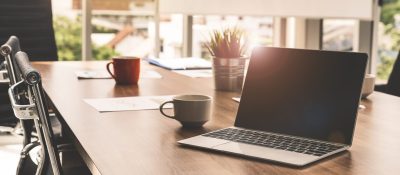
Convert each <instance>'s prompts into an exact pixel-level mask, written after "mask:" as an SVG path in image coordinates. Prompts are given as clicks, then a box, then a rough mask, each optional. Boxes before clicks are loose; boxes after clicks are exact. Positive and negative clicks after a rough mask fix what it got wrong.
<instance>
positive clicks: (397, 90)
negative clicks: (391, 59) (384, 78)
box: [386, 51, 400, 97]
mask: <svg viewBox="0 0 400 175" xmlns="http://www.w3.org/2000/svg"><path fill="white" fill-rule="evenodd" d="M386 91H387V92H388V93H390V94H392V95H396V96H399V97H400V51H399V53H398V55H397V59H396V61H395V63H394V65H393V70H392V72H391V73H390V76H389V80H388V83H387V87H386Z"/></svg>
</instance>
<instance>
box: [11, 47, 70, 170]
mask: <svg viewBox="0 0 400 175" xmlns="http://www.w3.org/2000/svg"><path fill="white" fill-rule="evenodd" d="M15 61H16V64H17V67H18V69H19V70H20V72H21V81H20V82H17V83H16V84H14V85H12V86H11V87H10V89H9V91H8V93H9V96H10V100H11V104H12V106H13V109H14V113H15V115H16V116H17V117H18V118H19V119H21V120H24V119H33V120H34V121H35V125H36V130H38V131H39V133H38V137H39V140H40V143H41V145H42V149H44V150H45V154H46V156H45V157H47V156H48V157H49V159H50V165H51V169H52V172H53V174H55V175H59V174H62V168H61V163H60V157H59V152H58V150H57V145H56V143H55V140H54V133H53V130H52V129H51V124H50V118H49V113H48V109H47V104H46V99H45V95H44V92H43V88H42V82H41V76H40V73H39V72H38V71H36V70H35V69H34V68H33V67H32V66H31V64H30V62H29V58H28V56H27V54H26V53H25V52H22V51H20V52H17V53H16V54H15ZM20 96H28V98H29V103H28V104H18V100H17V99H18V97H20ZM43 156H44V155H43Z"/></svg>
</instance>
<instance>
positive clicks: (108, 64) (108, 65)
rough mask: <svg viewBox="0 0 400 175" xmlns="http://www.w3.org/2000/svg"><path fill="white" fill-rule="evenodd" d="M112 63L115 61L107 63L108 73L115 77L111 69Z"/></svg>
mask: <svg viewBox="0 0 400 175" xmlns="http://www.w3.org/2000/svg"><path fill="white" fill-rule="evenodd" d="M111 64H114V63H113V62H109V63H107V65H106V68H107V71H108V73H109V74H110V75H111V77H113V78H114V79H115V76H114V74H112V73H111V71H110V65H111Z"/></svg>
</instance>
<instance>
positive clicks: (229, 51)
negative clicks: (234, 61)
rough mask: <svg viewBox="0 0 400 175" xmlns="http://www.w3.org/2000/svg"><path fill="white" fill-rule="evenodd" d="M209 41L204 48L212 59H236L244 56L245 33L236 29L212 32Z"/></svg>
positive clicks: (245, 47) (245, 45)
mask: <svg viewBox="0 0 400 175" xmlns="http://www.w3.org/2000/svg"><path fill="white" fill-rule="evenodd" d="M210 36H211V40H210V42H209V43H206V44H205V47H206V48H207V49H208V51H209V52H210V53H211V55H212V56H214V57H219V58H238V57H242V56H244V53H245V52H246V49H247V44H246V40H245V39H244V37H245V33H244V31H243V30H241V29H239V28H238V27H234V28H226V29H223V30H214V31H213V32H211V33H210Z"/></svg>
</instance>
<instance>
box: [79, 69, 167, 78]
mask: <svg viewBox="0 0 400 175" xmlns="http://www.w3.org/2000/svg"><path fill="white" fill-rule="evenodd" d="M75 74H76V76H77V77H78V79H108V78H111V75H110V74H109V73H108V72H107V71H105V70H82V71H76V72H75ZM140 78H162V76H161V75H160V74H159V73H158V72H156V71H153V70H144V71H141V72H140Z"/></svg>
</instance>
